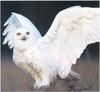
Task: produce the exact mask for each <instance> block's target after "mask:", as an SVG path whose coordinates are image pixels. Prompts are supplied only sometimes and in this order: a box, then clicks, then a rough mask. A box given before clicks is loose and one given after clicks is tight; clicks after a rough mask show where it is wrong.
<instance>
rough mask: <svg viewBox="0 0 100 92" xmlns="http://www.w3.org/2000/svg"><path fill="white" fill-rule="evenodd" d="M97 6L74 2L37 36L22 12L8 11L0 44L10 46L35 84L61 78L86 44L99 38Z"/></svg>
mask: <svg viewBox="0 0 100 92" xmlns="http://www.w3.org/2000/svg"><path fill="white" fill-rule="evenodd" d="M99 19H100V8H90V7H80V6H74V7H71V8H68V9H64V10H62V11H61V12H59V13H58V14H57V15H56V17H55V19H54V21H53V23H52V25H51V27H50V28H49V30H48V32H47V33H46V34H45V35H44V36H41V34H40V33H39V31H38V29H37V28H36V27H35V26H34V25H33V24H32V23H31V22H30V21H29V20H28V19H27V18H25V17H24V16H22V15H20V14H17V13H12V15H11V17H10V18H9V19H8V20H7V22H6V23H5V24H4V26H7V27H6V29H5V30H4V32H3V35H4V36H6V37H5V39H4V43H3V44H7V43H8V46H9V47H10V48H13V61H14V63H15V64H16V65H18V66H19V67H21V68H22V69H24V70H26V71H27V72H28V73H29V74H30V75H31V76H32V77H33V78H34V79H35V84H34V87H35V88H40V87H43V86H49V85H50V83H51V82H53V80H54V79H55V78H56V76H57V75H59V76H60V78H63V79H65V78H66V77H67V76H68V75H69V74H71V75H72V76H74V77H78V78H80V75H79V74H77V73H75V72H74V71H72V70H71V67H72V64H75V63H76V61H77V59H78V58H79V57H80V55H81V54H82V52H83V51H84V49H85V48H86V46H87V45H88V44H91V43H95V42H100V27H99V26H100V21H99Z"/></svg>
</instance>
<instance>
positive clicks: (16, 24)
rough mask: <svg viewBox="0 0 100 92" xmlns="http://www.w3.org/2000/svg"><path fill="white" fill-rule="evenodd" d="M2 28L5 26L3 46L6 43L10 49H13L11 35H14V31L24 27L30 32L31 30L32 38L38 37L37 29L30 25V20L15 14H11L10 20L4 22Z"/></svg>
mask: <svg viewBox="0 0 100 92" xmlns="http://www.w3.org/2000/svg"><path fill="white" fill-rule="evenodd" d="M4 26H7V27H6V28H5V30H4V32H3V36H5V35H6V37H5V39H4V42H3V44H6V43H8V46H9V47H10V48H13V38H12V35H13V33H14V30H16V29H18V28H21V27H25V28H28V29H30V30H33V33H34V37H37V38H38V37H40V36H41V35H40V33H39V31H38V29H37V28H36V27H35V26H34V25H33V24H32V22H31V21H30V20H28V19H27V18H25V17H24V16H22V15H20V14H17V13H12V15H11V16H10V18H9V19H8V20H7V21H6V23H5V24H4Z"/></svg>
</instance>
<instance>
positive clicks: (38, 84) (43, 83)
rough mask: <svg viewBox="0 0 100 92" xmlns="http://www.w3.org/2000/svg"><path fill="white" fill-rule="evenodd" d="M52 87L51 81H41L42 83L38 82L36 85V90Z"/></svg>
mask: <svg viewBox="0 0 100 92" xmlns="http://www.w3.org/2000/svg"><path fill="white" fill-rule="evenodd" d="M49 85H50V81H48V80H41V81H36V82H35V84H34V88H36V89H39V88H46V87H48V86H49Z"/></svg>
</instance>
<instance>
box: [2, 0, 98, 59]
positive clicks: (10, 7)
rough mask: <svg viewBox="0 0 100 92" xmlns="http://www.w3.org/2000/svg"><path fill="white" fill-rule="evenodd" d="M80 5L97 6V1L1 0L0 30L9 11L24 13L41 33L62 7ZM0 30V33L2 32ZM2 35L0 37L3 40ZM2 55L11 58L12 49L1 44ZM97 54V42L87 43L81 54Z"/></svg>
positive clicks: (93, 56) (83, 55) (91, 55)
mask: <svg viewBox="0 0 100 92" xmlns="http://www.w3.org/2000/svg"><path fill="white" fill-rule="evenodd" d="M75 5H80V6H86V7H99V2H98V1H20V2H19V1H2V2H1V25H2V26H1V30H2V32H3V30H4V27H3V24H4V23H5V22H6V20H7V19H8V18H9V17H10V15H11V12H16V13H19V14H22V15H24V16H25V17H27V18H28V19H29V20H31V21H32V22H33V23H34V25H35V26H36V27H37V29H38V30H39V31H40V33H41V34H42V35H44V34H45V33H46V32H47V30H48V29H49V27H50V25H51V23H52V21H53V20H54V17H55V16H56V14H57V13H58V12H59V11H61V10H62V9H65V8H68V7H71V6H75ZM2 32H1V33H2ZM3 39H4V37H2V39H1V40H2V41H3ZM1 53H2V57H5V56H8V57H9V58H12V57H11V56H12V50H10V49H9V48H8V46H7V45H4V46H3V45H2V46H1ZM98 55H99V44H98V43H96V44H93V45H89V46H88V47H87V49H86V50H85V51H84V53H83V54H82V56H81V57H82V58H84V57H87V56H89V57H90V58H97V57H98Z"/></svg>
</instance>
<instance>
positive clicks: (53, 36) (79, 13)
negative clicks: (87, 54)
mask: <svg viewBox="0 0 100 92" xmlns="http://www.w3.org/2000/svg"><path fill="white" fill-rule="evenodd" d="M99 19H100V8H89V7H83V8H82V7H80V6H75V7H71V8H68V9H65V10H62V11H61V12H59V13H58V14H57V16H56V17H55V19H54V21H53V23H52V25H51V27H50V29H49V30H48V32H47V33H46V35H45V36H44V37H43V39H44V41H45V43H47V44H52V46H54V47H56V48H55V49H56V50H59V51H60V52H61V53H63V54H64V55H66V57H68V62H71V63H72V64H75V63H76V60H77V58H79V57H80V55H81V54H82V52H83V51H84V49H85V48H86V46H87V45H88V44H91V43H95V42H100V28H99V25H100V21H99ZM65 61H66V60H65Z"/></svg>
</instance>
